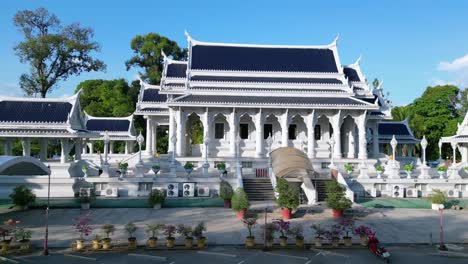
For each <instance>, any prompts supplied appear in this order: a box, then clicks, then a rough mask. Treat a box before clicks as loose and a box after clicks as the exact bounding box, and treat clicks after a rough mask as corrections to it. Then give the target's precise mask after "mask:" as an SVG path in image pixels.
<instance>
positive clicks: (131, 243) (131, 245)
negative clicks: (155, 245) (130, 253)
mask: <svg viewBox="0 0 468 264" xmlns="http://www.w3.org/2000/svg"><path fill="white" fill-rule="evenodd" d="M136 248H137V240H136V238H135V237H130V238H129V239H128V249H131V250H133V249H136Z"/></svg>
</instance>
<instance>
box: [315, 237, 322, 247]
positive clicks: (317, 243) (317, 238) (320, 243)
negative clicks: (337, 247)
mask: <svg viewBox="0 0 468 264" xmlns="http://www.w3.org/2000/svg"><path fill="white" fill-rule="evenodd" d="M314 244H315V246H316V247H321V246H323V238H321V237H315V241H314Z"/></svg>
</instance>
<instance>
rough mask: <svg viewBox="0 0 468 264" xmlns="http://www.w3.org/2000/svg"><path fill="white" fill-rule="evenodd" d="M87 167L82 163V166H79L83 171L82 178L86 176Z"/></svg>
mask: <svg viewBox="0 0 468 264" xmlns="http://www.w3.org/2000/svg"><path fill="white" fill-rule="evenodd" d="M88 169H89V167H88V166H87V165H83V167H81V171H83V177H84V178H86V177H88Z"/></svg>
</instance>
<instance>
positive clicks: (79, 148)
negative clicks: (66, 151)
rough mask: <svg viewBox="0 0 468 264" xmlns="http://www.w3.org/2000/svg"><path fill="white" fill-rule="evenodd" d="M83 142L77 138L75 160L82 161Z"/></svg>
mask: <svg viewBox="0 0 468 264" xmlns="http://www.w3.org/2000/svg"><path fill="white" fill-rule="evenodd" d="M82 149H83V147H82V140H81V138H77V139H76V141H75V160H81V151H82Z"/></svg>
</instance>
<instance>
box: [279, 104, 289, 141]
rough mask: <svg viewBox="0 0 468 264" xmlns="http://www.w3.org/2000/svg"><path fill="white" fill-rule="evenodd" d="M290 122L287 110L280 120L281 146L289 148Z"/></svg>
mask: <svg viewBox="0 0 468 264" xmlns="http://www.w3.org/2000/svg"><path fill="white" fill-rule="evenodd" d="M288 124H289V122H288V110H286V111H285V112H284V113H283V114H282V115H281V118H280V125H281V146H283V147H287V146H288V145H289V135H288V132H289V131H288V129H289V125H288Z"/></svg>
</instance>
